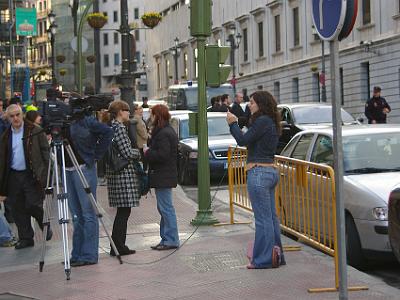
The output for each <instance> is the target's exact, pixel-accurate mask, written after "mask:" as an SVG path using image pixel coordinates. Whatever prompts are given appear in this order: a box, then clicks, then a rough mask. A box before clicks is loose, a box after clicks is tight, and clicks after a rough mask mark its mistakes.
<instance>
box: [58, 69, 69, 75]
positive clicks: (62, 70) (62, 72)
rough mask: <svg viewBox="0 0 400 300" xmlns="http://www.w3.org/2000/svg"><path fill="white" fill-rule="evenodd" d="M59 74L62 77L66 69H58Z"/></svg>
mask: <svg viewBox="0 0 400 300" xmlns="http://www.w3.org/2000/svg"><path fill="white" fill-rule="evenodd" d="M59 73H60V75H61V76H64V75H65V74H67V69H60V71H59Z"/></svg>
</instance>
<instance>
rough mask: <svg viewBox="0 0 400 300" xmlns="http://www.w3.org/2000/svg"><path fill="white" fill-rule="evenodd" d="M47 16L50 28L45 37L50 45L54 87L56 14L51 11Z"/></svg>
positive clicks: (55, 80) (54, 83) (53, 83)
mask: <svg viewBox="0 0 400 300" xmlns="http://www.w3.org/2000/svg"><path fill="white" fill-rule="evenodd" d="M47 16H48V17H49V21H50V27H49V28H48V29H47V37H48V38H49V40H50V44H51V83H52V85H53V87H54V86H55V85H56V84H57V79H56V74H55V68H56V57H55V53H54V52H55V51H54V50H55V49H54V43H55V36H56V33H57V24H56V22H55V19H56V14H55V13H53V11H51V12H50V13H49V14H48V15H47Z"/></svg>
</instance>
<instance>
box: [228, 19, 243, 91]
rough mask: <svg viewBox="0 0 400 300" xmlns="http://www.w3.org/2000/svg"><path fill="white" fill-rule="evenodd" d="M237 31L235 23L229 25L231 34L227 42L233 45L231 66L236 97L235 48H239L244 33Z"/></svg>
mask: <svg viewBox="0 0 400 300" xmlns="http://www.w3.org/2000/svg"><path fill="white" fill-rule="evenodd" d="M235 33H236V27H235V25H232V26H231V27H229V35H228V39H227V42H229V44H230V46H231V66H232V86H233V95H234V97H236V65H235V50H236V49H239V45H240V42H241V41H242V35H241V34H240V32H238V33H237V34H236V36H235Z"/></svg>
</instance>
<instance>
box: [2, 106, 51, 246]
mask: <svg viewBox="0 0 400 300" xmlns="http://www.w3.org/2000/svg"><path fill="white" fill-rule="evenodd" d="M6 115H7V118H8V121H9V123H10V124H11V125H10V126H9V127H8V128H7V129H6V130H5V132H4V133H3V135H2V136H1V143H0V195H1V196H9V199H11V200H12V203H11V204H12V213H13V217H14V220H15V223H16V225H17V228H18V237H19V241H18V242H17V244H16V245H15V249H23V248H27V247H32V246H34V241H33V235H34V232H33V229H32V226H31V220H30V219H31V216H32V217H34V218H35V219H36V221H37V222H38V224H39V226H40V228H41V229H43V199H44V188H45V186H46V179H47V166H48V163H49V144H48V142H47V138H46V135H45V133H44V132H41V130H42V129H41V128H40V127H39V126H36V125H34V124H32V123H31V122H29V121H25V122H24V120H23V114H22V108H21V107H20V106H19V105H17V104H12V105H10V106H9V107H7V110H6ZM52 234H53V233H52V231H51V229H50V228H49V230H48V232H47V236H46V239H47V240H50V239H51V237H52Z"/></svg>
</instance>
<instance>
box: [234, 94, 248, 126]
mask: <svg viewBox="0 0 400 300" xmlns="http://www.w3.org/2000/svg"><path fill="white" fill-rule="evenodd" d="M242 102H243V94H242V93H241V92H238V93H236V95H235V101H234V102H233V105H232V108H231V113H233V114H234V115H235V116H236V117H237V118H238V124H239V127H240V128H243V127H244V126H246V125H247V121H248V118H247V117H246V114H245V112H244V110H243V108H242V106H241V105H240V104H241V103H242Z"/></svg>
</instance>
